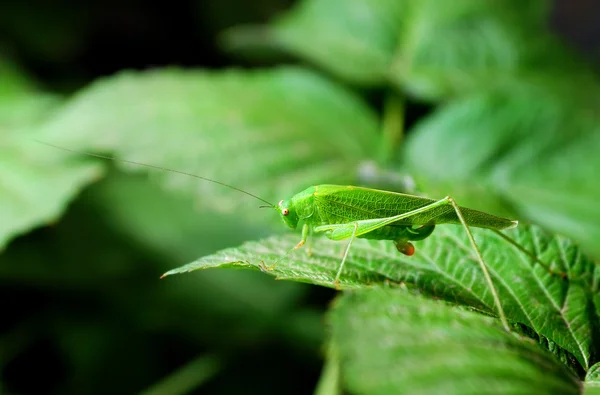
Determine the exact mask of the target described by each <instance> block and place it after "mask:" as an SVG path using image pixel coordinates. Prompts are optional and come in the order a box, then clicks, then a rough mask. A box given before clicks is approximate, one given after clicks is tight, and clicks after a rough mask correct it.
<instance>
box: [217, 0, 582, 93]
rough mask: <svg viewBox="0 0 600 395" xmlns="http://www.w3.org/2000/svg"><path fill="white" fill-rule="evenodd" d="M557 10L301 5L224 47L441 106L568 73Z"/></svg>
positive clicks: (421, 3)
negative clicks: (292, 57) (527, 76)
mask: <svg viewBox="0 0 600 395" xmlns="http://www.w3.org/2000/svg"><path fill="white" fill-rule="evenodd" d="M550 6H551V4H550V2H549V1H547V0H536V1H531V2H528V3H527V5H524V4H523V2H518V1H515V0H503V1H494V2H491V1H485V2H482V1H480V0H459V1H453V2H440V1H438V0H401V1H399V0H378V1H371V0H351V1H348V0H337V1H331V0H304V1H301V2H299V3H298V4H297V6H296V7H295V8H293V9H292V10H291V11H289V12H288V13H286V14H284V15H282V16H281V17H280V18H278V19H276V20H275V21H274V22H273V23H272V25H271V27H270V28H264V29H263V31H262V32H261V31H260V30H258V29H257V28H256V27H253V26H249V27H248V26H240V27H237V28H233V29H230V30H228V31H226V32H225V34H224V45H225V46H226V47H227V48H229V49H230V50H235V51H240V50H244V47H248V46H250V47H255V48H260V44H262V46H263V47H271V48H275V49H277V48H279V49H280V50H283V51H286V52H289V53H292V54H296V55H298V56H299V57H302V58H306V59H308V60H310V61H311V62H314V63H316V64H317V65H319V66H320V67H323V68H324V69H326V70H328V71H330V72H332V73H334V74H336V75H338V76H340V77H342V78H344V79H346V80H349V81H351V82H354V83H358V84H365V85H385V84H387V83H390V82H391V83H393V84H395V85H396V86H398V87H401V88H402V89H405V90H408V91H409V92H410V93H411V94H412V95H414V96H416V97H418V98H421V99H423V98H424V99H433V100H436V99H442V98H445V97H448V96H454V95H462V94H465V93H466V92H468V91H473V90H478V89H481V88H482V87H485V86H488V85H490V84H499V85H502V84H504V83H505V82H506V81H507V80H511V79H512V78H513V77H514V76H515V75H517V74H518V73H521V72H527V71H531V72H535V73H540V72H543V71H546V72H548V71H550V70H552V71H553V72H556V71H558V70H561V69H560V67H561V66H564V65H565V63H568V62H569V61H568V56H569V55H567V54H565V50H564V49H563V48H562V47H561V46H560V45H559V44H558V43H557V42H555V41H554V40H553V39H552V38H550V37H548V33H547V31H546V27H545V21H546V18H547V15H548V14H549V10H550ZM313 37H318V38H319V39H318V40H314V39H313ZM569 66H573V67H575V68H580V66H578V65H569Z"/></svg>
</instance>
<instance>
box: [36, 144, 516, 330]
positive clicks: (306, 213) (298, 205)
mask: <svg viewBox="0 0 600 395" xmlns="http://www.w3.org/2000/svg"><path fill="white" fill-rule="evenodd" d="M43 144H47V145H50V146H52V147H55V148H59V149H63V150H66V151H71V152H75V153H79V154H85V155H89V156H93V157H98V158H102V159H108V160H115V161H119V162H124V163H130V164H135V165H138V166H144V167H148V168H153V169H159V170H163V171H169V172H173V173H178V174H184V175H188V176H191V177H194V178H198V179H201V180H204V181H209V182H212V183H215V184H218V185H221V186H224V187H227V188H230V189H233V190H236V191H238V192H241V193H244V194H246V195H249V196H252V197H253V198H255V199H258V200H260V201H261V202H263V203H266V204H267V206H261V207H269V208H273V209H275V210H276V211H277V212H278V213H279V214H280V215H281V218H282V219H283V222H284V223H285V224H286V225H287V226H289V227H290V228H292V229H296V228H297V227H298V224H299V222H301V221H302V222H303V225H302V238H301V240H300V242H298V244H296V245H295V246H294V247H293V248H292V249H291V250H289V251H288V253H286V254H285V255H284V256H283V257H285V256H287V255H288V254H289V253H290V252H292V251H293V250H296V249H298V248H300V247H302V246H303V245H304V244H305V243H306V242H307V240H308V237H309V235H310V234H311V233H313V232H316V233H324V234H325V236H327V237H328V238H330V239H332V240H344V239H349V241H348V244H347V246H346V249H345V252H344V255H343V258H342V260H341V262H340V265H339V266H338V269H337V272H336V275H335V278H334V285H335V287H336V288H338V289H339V283H340V282H339V281H340V277H341V275H342V273H343V269H344V265H345V263H346V258H347V257H348V253H349V251H350V248H351V246H352V242H353V241H354V239H355V238H357V237H358V238H366V239H376V240H391V241H393V243H394V244H395V246H396V248H397V249H398V251H399V252H401V253H403V254H405V255H408V256H411V255H413V253H414V251H415V248H414V246H413V244H412V243H411V241H418V240H423V239H425V238H427V237H428V236H429V235H431V233H432V232H433V231H434V229H435V226H436V225H437V224H458V225H462V226H463V227H464V229H465V231H466V232H467V235H468V238H469V241H470V243H471V245H472V247H473V251H474V252H475V255H476V257H477V260H478V263H479V265H480V268H481V271H482V272H483V275H484V278H485V280H486V282H487V284H488V287H489V288H490V291H491V293H492V296H493V299H494V304H495V306H496V310H497V312H498V316H499V317H500V319H501V321H502V324H503V326H504V327H505V329H506V330H509V325H508V321H507V319H506V315H505V314H504V309H503V307H502V304H501V303H500V298H499V296H498V292H497V290H496V287H495V286H494V283H493V281H492V278H491V276H490V273H489V271H488V268H487V265H486V263H485V261H484V260H483V257H482V255H481V252H480V251H479V247H478V246H477V243H476V242H475V239H474V238H473V235H472V233H471V231H470V229H469V226H474V227H478V228H487V229H493V230H503V229H509V228H513V227H515V226H517V224H518V222H517V221H514V220H510V219H506V218H501V217H497V216H495V215H491V214H487V213H484V212H481V211H477V210H473V209H469V208H464V207H460V206H459V205H458V204H457V203H456V202H455V201H454V199H452V198H451V197H449V196H447V197H445V198H443V199H440V200H434V199H428V198H423V197H419V196H414V195H408V194H403V193H397V192H390V191H382V190H376V189H370V188H363V187H356V186H341V185H328V184H324V185H316V186H311V187H309V188H307V189H305V190H303V191H302V192H300V193H297V194H296V195H294V196H292V197H291V198H290V199H286V200H281V201H280V202H279V203H278V204H277V205H274V204H272V203H269V202H268V201H267V200H265V199H263V198H260V197H258V196H256V195H254V194H252V193H250V192H247V191H244V190H242V189H239V188H236V187H234V186H231V185H228V184H225V183H222V182H219V181H215V180H212V179H209V178H206V177H201V176H198V175H195V174H191V173H186V172H182V171H179V170H173V169H168V168H163V167H159V166H154V165H149V164H145V163H140V162H134V161H130V160H125V159H117V158H111V157H108V156H103V155H98V154H92V153H86V152H80V151H76V150H71V149H67V148H63V147H58V146H55V145H52V144H48V143H43ZM307 251H308V252H309V253H310V250H307ZM283 257H281V258H283ZM281 258H280V259H281ZM278 261H279V260H278ZM265 267H266V265H265Z"/></svg>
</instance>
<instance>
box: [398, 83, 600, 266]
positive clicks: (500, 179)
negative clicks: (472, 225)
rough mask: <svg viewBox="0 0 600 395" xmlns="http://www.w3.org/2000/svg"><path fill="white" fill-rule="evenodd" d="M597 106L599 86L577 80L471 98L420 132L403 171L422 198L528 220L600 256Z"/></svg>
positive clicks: (411, 140) (437, 115)
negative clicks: (433, 196) (429, 195)
mask: <svg viewBox="0 0 600 395" xmlns="http://www.w3.org/2000/svg"><path fill="white" fill-rule="evenodd" d="M597 103H600V84H599V83H589V84H587V85H586V86H585V92H584V91H582V89H581V87H580V86H578V85H573V84H572V83H571V81H556V82H549V81H544V80H542V81H530V82H528V83H524V84H522V85H519V86H511V87H507V88H506V89H503V90H494V91H491V92H487V93H483V94H479V95H474V96H471V97H466V98H464V99H462V100H458V101H455V102H453V103H450V104H448V105H447V106H444V107H442V108H441V109H440V110H438V111H437V112H435V113H434V114H433V115H431V116H430V117H428V118H427V119H425V120H424V121H423V122H421V123H420V124H418V125H417V126H416V127H415V129H414V130H413V131H412V133H411V134H410V135H409V138H408V139H407V143H406V145H405V147H404V150H403V153H404V155H405V162H406V164H407V166H408V167H409V169H410V171H411V172H412V174H413V175H414V176H415V178H416V180H417V183H418V184H419V185H420V186H421V187H423V188H424V189H425V190H428V191H432V192H437V193H439V194H444V195H448V194H449V195H451V196H453V197H455V198H456V199H457V200H458V201H459V202H460V203H461V204H464V205H467V206H469V205H470V206H474V208H479V209H482V210H486V211H492V212H496V213H500V214H505V215H507V216H516V217H517V218H522V219H523V218H527V219H530V220H532V221H533V222H535V223H536V224H539V225H542V226H545V227H547V228H548V229H551V230H553V231H555V232H557V233H561V234H565V235H567V236H570V237H571V238H573V239H574V240H575V241H577V242H579V243H581V244H582V246H583V247H584V248H585V249H586V250H587V251H590V252H592V253H593V254H594V255H595V256H596V257H600V244H599V243H598V242H597V240H598V239H599V238H600V226H599V224H600V209H599V207H598V205H597V204H596V202H597V201H598V195H600V187H599V184H598V183H597V182H595V180H596V179H597V174H598V172H599V171H600V157H599V156H598V155H596V154H595V152H596V148H597V147H599V146H600V130H599V128H598V124H599V123H598V122H599V120H600V119H599V118H598V116H597V115H596V114H595V112H594V111H595V110H594V109H593V108H595V106H596V105H597ZM459 158H460V159H459Z"/></svg>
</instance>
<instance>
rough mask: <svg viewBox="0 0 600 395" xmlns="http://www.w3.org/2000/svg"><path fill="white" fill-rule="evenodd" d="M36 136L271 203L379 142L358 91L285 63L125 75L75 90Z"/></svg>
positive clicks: (221, 205) (187, 189) (234, 199)
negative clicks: (259, 68)
mask: <svg viewBox="0 0 600 395" xmlns="http://www.w3.org/2000/svg"><path fill="white" fill-rule="evenodd" d="M167 132H168V133H167ZM41 133H42V135H43V136H44V137H43V139H44V140H45V141H47V142H49V143H52V144H56V145H61V146H64V147H67V148H74V149H86V150H94V151H113V152H115V153H116V156H117V157H120V158H124V159H128V160H133V161H139V162H145V163H148V164H151V165H155V166H163V167H168V168H171V169H176V170H181V171H185V172H189V173H194V174H198V175H201V176H203V177H209V178H211V179H214V180H218V181H220V182H225V183H228V184H230V185H234V186H236V187H238V188H241V189H244V190H247V191H250V192H252V193H255V194H257V195H259V196H261V197H263V198H265V199H267V200H269V201H272V202H273V201H274V202H277V201H278V200H279V199H282V198H286V197H289V196H291V195H292V194H293V193H296V192H297V191H298V188H300V187H299V186H302V187H306V186H309V185H311V184H316V183H322V182H324V181H327V182H332V181H334V182H351V181H352V180H353V179H354V178H355V174H354V173H355V172H356V168H355V167H356V166H357V163H359V161H360V160H361V159H362V158H365V157H368V156H369V155H370V154H372V153H373V152H376V149H377V119H376V116H375V114H374V113H373V112H372V111H371V110H370V109H369V108H368V107H367V106H366V105H365V104H364V103H363V102H362V101H361V100H360V99H359V98H358V97H356V96H355V95H353V94H352V93H351V92H350V91H348V90H345V89H344V88H342V87H341V86H339V85H336V84H334V83H332V82H330V81H328V80H327V79H325V78H322V77H320V76H319V75H316V74H313V73H310V72H307V71H303V70H301V69H290V68H288V69H286V68H282V69H275V70H268V71H255V72H249V71H242V70H228V71H222V72H207V71H200V70H196V71H184V70H178V69H163V70H153V71H149V72H142V73H137V72H124V73H121V74H119V75H117V76H114V77H110V78H107V79H103V80H100V81H98V82H96V83H94V84H92V86H90V87H89V88H87V89H85V90H83V91H82V92H80V93H79V94H78V95H76V96H75V97H74V98H73V99H72V100H71V101H70V102H69V103H67V105H66V106H65V107H64V108H62V110H61V111H59V113H58V114H57V115H56V117H54V118H53V119H52V120H51V121H50V122H48V123H47V124H46V125H45V126H44V128H43V130H42V131H41ZM63 154H64V155H67V154H66V153H63ZM119 165H120V166H122V164H119ZM123 167H126V168H127V169H131V170H134V171H140V170H147V169H143V168H141V167H139V166H132V165H128V166H123ZM155 173H156V174H155V176H156V177H155V178H156V179H157V181H159V182H160V185H162V186H163V187H165V188H169V189H173V190H177V191H180V192H183V193H184V194H186V195H188V196H193V197H195V201H197V202H203V203H204V204H205V207H210V208H211V209H216V210H219V211H221V212H230V213H232V212H237V213H239V212H242V211H248V210H246V207H245V206H243V205H241V204H240V201H248V199H249V197H248V196H243V195H241V194H240V193H239V192H235V191H231V190H228V189H226V188H224V187H222V186H217V185H213V184H210V183H207V182H205V181H199V180H197V179H194V178H192V177H189V176H183V175H179V174H173V173H164V172H163V173H160V172H155ZM243 199H245V200H243ZM253 203H256V201H253ZM253 207H255V206H254V205H253Z"/></svg>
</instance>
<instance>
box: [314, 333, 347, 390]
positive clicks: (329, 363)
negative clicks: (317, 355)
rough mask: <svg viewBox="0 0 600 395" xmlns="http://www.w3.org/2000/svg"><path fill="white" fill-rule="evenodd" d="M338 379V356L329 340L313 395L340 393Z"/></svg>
mask: <svg viewBox="0 0 600 395" xmlns="http://www.w3.org/2000/svg"><path fill="white" fill-rule="evenodd" d="M340 379H341V377H340V356H339V353H338V351H337V349H336V347H335V345H334V344H333V343H331V342H330V343H329V346H328V350H327V355H326V357H325V364H324V365H323V370H322V371H321V377H320V378H319V383H318V384H317V388H316V389H315V392H314V395H341V394H342V388H341V382H340V381H341V380H340Z"/></svg>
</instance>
